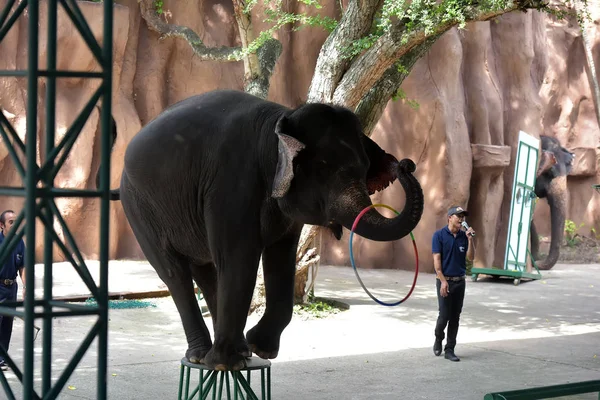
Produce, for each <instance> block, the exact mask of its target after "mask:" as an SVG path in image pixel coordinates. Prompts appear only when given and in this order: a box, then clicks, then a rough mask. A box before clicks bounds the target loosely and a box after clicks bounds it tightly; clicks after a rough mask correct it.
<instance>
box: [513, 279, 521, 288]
mask: <svg viewBox="0 0 600 400" xmlns="http://www.w3.org/2000/svg"><path fill="white" fill-rule="evenodd" d="M519 283H521V279H519V278H515V280H514V284H515V286H517V285H518V284H519Z"/></svg>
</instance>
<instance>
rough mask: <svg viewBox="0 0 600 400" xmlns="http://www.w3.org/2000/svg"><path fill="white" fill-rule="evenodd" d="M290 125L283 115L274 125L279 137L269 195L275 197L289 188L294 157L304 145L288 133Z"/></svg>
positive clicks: (279, 196) (280, 195)
mask: <svg viewBox="0 0 600 400" xmlns="http://www.w3.org/2000/svg"><path fill="white" fill-rule="evenodd" d="M290 125H291V124H290V121H289V120H288V118H287V117H286V116H285V115H284V116H282V117H281V118H280V119H279V121H277V125H276V126H275V133H276V134H277V138H278V139H279V143H278V150H277V153H278V156H277V168H276V170H275V179H274V180H273V190H272V192H271V196H272V197H275V198H281V197H283V196H285V194H286V193H287V192H288V190H289V189H290V185H291V184H292V179H294V164H293V163H294V157H296V156H297V155H298V153H299V152H300V150H302V149H304V148H305V147H306V146H305V145H304V143H302V142H301V141H299V140H298V139H296V138H294V137H292V136H290V135H289V134H288V133H289V132H290V131H291V126H290Z"/></svg>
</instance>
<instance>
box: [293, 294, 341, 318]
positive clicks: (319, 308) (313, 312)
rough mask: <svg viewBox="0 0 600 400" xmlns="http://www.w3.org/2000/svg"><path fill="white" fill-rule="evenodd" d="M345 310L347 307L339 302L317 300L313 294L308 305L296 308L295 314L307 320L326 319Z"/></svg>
mask: <svg viewBox="0 0 600 400" xmlns="http://www.w3.org/2000/svg"><path fill="white" fill-rule="evenodd" d="M345 309H347V307H344V306H343V305H342V304H340V303H339V302H336V301H334V300H330V299H324V298H315V297H314V295H313V294H312V292H311V293H310V295H309V297H308V301H307V302H306V303H304V304H296V305H295V306H294V314H296V315H299V316H301V317H305V318H310V317H312V318H325V317H328V316H330V315H332V314H337V313H339V312H340V311H342V310H345Z"/></svg>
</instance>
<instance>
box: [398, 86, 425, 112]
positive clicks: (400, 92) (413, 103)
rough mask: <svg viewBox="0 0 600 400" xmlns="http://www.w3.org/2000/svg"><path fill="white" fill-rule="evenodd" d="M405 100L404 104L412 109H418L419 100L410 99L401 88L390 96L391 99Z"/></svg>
mask: <svg viewBox="0 0 600 400" xmlns="http://www.w3.org/2000/svg"><path fill="white" fill-rule="evenodd" d="M399 99H400V100H405V101H406V104H408V106H409V107H410V108H412V109H413V110H418V109H419V102H418V101H416V100H411V99H409V98H408V97H407V96H406V92H405V91H404V90H402V88H399V89H398V91H397V92H396V94H394V95H393V96H392V100H393V101H396V100H399Z"/></svg>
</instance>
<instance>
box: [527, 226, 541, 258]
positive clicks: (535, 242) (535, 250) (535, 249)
mask: <svg viewBox="0 0 600 400" xmlns="http://www.w3.org/2000/svg"><path fill="white" fill-rule="evenodd" d="M529 237H530V238H531V257H532V258H533V259H534V260H537V259H538V258H539V256H540V237H539V236H538V233H537V228H536V227H535V224H534V223H533V220H531V225H530V227H529Z"/></svg>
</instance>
